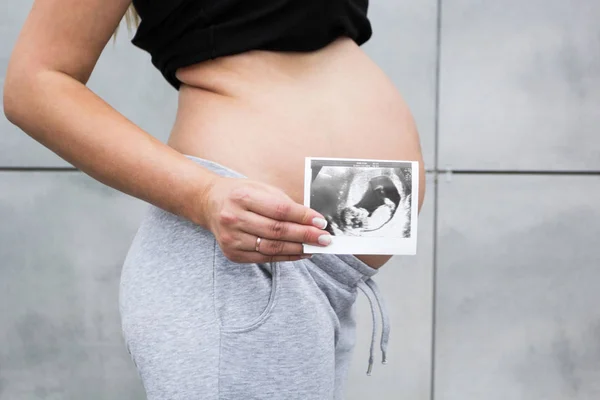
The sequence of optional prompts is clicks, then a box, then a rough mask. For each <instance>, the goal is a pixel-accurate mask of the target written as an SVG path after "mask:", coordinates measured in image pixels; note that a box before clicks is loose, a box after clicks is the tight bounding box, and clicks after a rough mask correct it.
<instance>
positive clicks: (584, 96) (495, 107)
mask: <svg viewBox="0 0 600 400" xmlns="http://www.w3.org/2000/svg"><path fill="white" fill-rule="evenodd" d="M31 3H32V2H31V1H30V0H27V1H16V0H2V5H1V7H0V9H1V11H2V12H0V79H3V77H4V74H5V71H6V64H7V61H8V57H9V54H10V52H11V50H12V47H13V45H14V41H15V39H16V37H17V34H18V32H19V29H20V27H21V25H22V23H23V21H24V19H25V17H26V15H27V13H28V11H29V8H30V6H31ZM370 17H371V18H372V22H373V27H374V36H373V38H372V39H371V41H370V42H369V43H367V44H366V45H365V46H364V49H365V51H367V52H368V53H369V54H370V55H371V56H372V57H373V59H374V60H375V61H376V62H377V63H378V64H379V65H380V66H381V67H382V68H383V69H384V70H385V71H386V72H387V73H388V74H389V76H390V77H391V78H392V79H393V81H394V83H395V84H396V86H397V87H398V89H399V90H400V91H401V92H402V94H403V95H404V96H405V98H406V100H407V102H408V104H409V105H410V107H411V109H412V111H413V113H414V115H415V117H416V120H417V124H418V126H419V130H420V133H421V138H422V145H423V151H424V156H425V161H426V168H427V170H428V174H427V184H428V191H427V198H426V203H425V206H424V208H423V211H422V213H421V216H420V220H419V246H418V256H416V257H399V256H396V257H394V258H393V259H392V261H390V263H389V264H388V265H386V266H385V267H384V268H382V269H381V270H380V272H379V274H378V276H377V278H376V279H377V282H378V283H379V286H380V287H381V289H382V293H383V296H384V299H385V301H386V304H387V308H388V311H389V313H390V316H391V320H392V321H391V322H392V335H391V341H390V346H389V351H390V354H389V364H388V365H382V364H380V363H379V360H380V358H379V357H380V355H379V354H380V353H378V354H377V358H376V364H375V366H374V370H373V375H372V376H371V377H367V376H366V375H365V371H366V367H367V359H368V349H369V343H370V342H369V339H370V329H371V320H370V318H371V316H370V312H369V308H368V302H367V300H366V298H365V297H364V296H362V295H360V296H359V298H358V312H359V315H358V317H359V324H360V327H361V328H360V329H359V332H358V338H357V346H356V351H355V357H354V362H353V366H352V370H351V377H350V380H349V386H348V391H349V393H348V399H349V400H358V399H389V400H392V399H410V400H421V399H423V400H425V399H433V398H435V399H439V400H465V399H466V400H470V399H485V400H488V399H489V400H495V399H498V400H506V399H510V400H513V399H514V400H520V399H523V400H537V399H540V400H542V399H543V400H555V399H556V400H559V399H560V400H565V399H597V398H600V307H598V304H599V303H600V269H599V268H598V265H599V264H600V246H598V240H599V239H598V238H600V207H598V203H599V201H600V135H599V134H598V133H599V132H598V130H599V129H598V126H599V124H600V25H599V24H598V22H597V21H598V20H600V2H598V1H596V0H581V1H578V2H567V1H558V0H503V1H501V2H499V1H492V0H444V1H442V2H441V3H438V2H437V1H434V0H422V1H408V0H385V1H383V0H382V1H372V2H371V9H370ZM130 37H131V35H130V34H129V33H128V32H127V31H126V29H125V26H124V25H123V26H122V28H121V31H120V34H119V36H118V40H117V44H116V45H113V44H112V42H111V43H109V44H108V45H107V47H106V49H105V51H104V53H103V54H102V56H101V58H100V60H99V62H98V65H97V68H96V69H95V71H94V73H93V75H92V78H91V80H90V82H89V87H90V88H91V89H92V90H94V91H95V92H96V93H98V94H99V95H100V96H101V97H103V98H104V99H105V100H106V101H108V102H109V103H110V104H111V105H113V106H114V107H115V108H116V109H117V110H119V111H120V112H121V113H123V114H124V115H125V116H126V117H128V118H129V119H131V120H132V121H134V122H135V123H137V124H138V125H140V126H141V127H142V128H143V129H145V130H146V131H148V132H149V133H151V134H153V135H154V136H156V137H158V138H160V139H161V140H166V137H167V135H168V133H169V130H170V128H171V125H172V123H173V120H174V117H175V110H176V100H177V99H176V92H175V91H174V90H172V89H171V88H170V87H169V86H168V85H167V83H166V82H165V81H164V80H163V79H162V77H161V76H160V75H159V73H158V71H156V70H155V69H154V67H153V66H152V65H151V64H150V60H149V56H148V55H147V54H145V53H143V52H141V51H140V50H139V49H136V48H134V47H133V46H132V45H131V44H130V43H129V39H130ZM143 210H144V203H142V202H141V201H139V200H137V199H134V198H132V197H129V196H126V195H123V194H122V193H119V192H117V191H115V190H113V189H110V188H108V187H106V186H103V185H101V184H99V183H97V182H95V181H93V180H92V179H90V178H89V177H87V176H86V175H84V174H82V173H81V172H77V171H74V170H72V168H71V167H70V166H69V165H68V164H67V163H65V162H64V161H62V160H61V159H59V158H58V157H57V156H55V155H54V154H53V153H51V152H50V151H48V150H46V149H45V148H43V147H42V146H41V145H39V144H37V143H36V142H35V141H33V140H32V139H30V138H29V137H28V136H27V135H25V134H23V133H22V132H20V131H19V130H18V128H16V127H14V126H12V125H11V124H10V123H9V122H8V121H6V120H5V119H4V118H3V117H1V118H0V399H1V400H13V399H90V400H96V399H142V398H143V390H142V388H141V384H140V382H139V379H138V377H137V375H136V373H135V370H134V367H133V365H132V363H131V362H130V360H129V356H128V355H127V353H126V350H125V348H124V345H123V343H122V339H121V333H120V322H119V316H118V307H117V290H118V279H119V273H120V268H121V264H122V262H123V259H124V256H125V253H126V251H127V249H128V246H129V244H130V241H131V239H132V237H133V235H134V233H135V230H136V228H137V224H138V222H139V220H140V218H141V215H142V212H143Z"/></svg>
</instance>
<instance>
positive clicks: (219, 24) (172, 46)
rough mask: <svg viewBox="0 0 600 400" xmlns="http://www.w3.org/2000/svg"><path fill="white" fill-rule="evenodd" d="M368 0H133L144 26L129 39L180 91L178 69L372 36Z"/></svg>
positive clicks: (358, 41) (305, 48)
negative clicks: (249, 53) (224, 58)
mask: <svg viewBox="0 0 600 400" xmlns="http://www.w3.org/2000/svg"><path fill="white" fill-rule="evenodd" d="M368 4H369V0H133V5H134V6H135V8H136V10H137V12H138V14H139V15H140V19H141V21H140V25H139V27H138V29H137V31H136V33H135V35H134V37H133V38H132V39H131V42H132V43H133V44H134V45H135V46H136V47H139V48H140V49H142V50H145V51H147V52H148V53H149V54H150V56H151V59H152V64H153V65H154V66H155V67H156V68H158V70H159V71H160V72H161V73H162V74H163V76H164V77H165V79H166V80H167V81H168V82H169V83H170V84H171V85H172V86H173V87H174V88H175V89H177V90H179V87H180V85H181V82H180V81H179V80H178V79H177V78H176V77H175V71H176V70H177V69H178V68H180V67H184V66H188V65H192V64H195V63H197V62H200V61H204V60H208V59H212V58H215V57H220V56H225V55H232V54H236V53H241V52H244V51H247V50H252V49H261V50H275V51H312V50H317V49H319V48H321V47H324V46H325V45H327V44H328V43H330V42H332V41H333V40H334V39H336V38H337V37H339V36H348V37H350V38H351V39H353V40H354V41H355V42H356V43H357V44H358V45H361V44H363V43H364V42H366V41H367V40H368V39H369V38H370V37H371V34H372V31H371V24H370V22H369V19H368V18H367V8H368Z"/></svg>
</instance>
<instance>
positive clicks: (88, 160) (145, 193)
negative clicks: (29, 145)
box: [4, 71, 218, 227]
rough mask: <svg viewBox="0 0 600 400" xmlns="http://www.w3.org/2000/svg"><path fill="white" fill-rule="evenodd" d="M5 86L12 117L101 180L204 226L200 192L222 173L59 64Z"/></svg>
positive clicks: (32, 134) (14, 121)
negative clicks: (140, 124)
mask: <svg viewBox="0 0 600 400" xmlns="http://www.w3.org/2000/svg"><path fill="white" fill-rule="evenodd" d="M10 86H11V85H8V84H7V85H6V86H5V97H4V100H5V112H6V115H7V117H8V119H9V120H10V121H11V122H12V123H14V124H15V125H17V126H19V127H20V128H21V129H22V130H23V131H24V132H26V133H27V134H28V135H30V136H31V137H32V138H34V139H35V140H36V141H38V142H40V143H41V144H43V145H44V146H46V147H48V148H49V149H50V150H52V151H53V152H55V153H56V154H58V155H59V156H60V157H61V158H63V159H65V160H66V161H68V162H70V163H71V164H73V165H74V166H75V167H77V168H79V169H80V170H81V171H83V172H85V173H86V174H88V175H90V176H91V177H93V178H95V179H97V180H98V181H100V182H102V183H104V184H106V185H108V186H110V187H112V188H115V189H117V190H119V191H121V192H124V193H127V194H129V195H131V196H134V197H137V198H139V199H142V200H144V201H147V202H149V203H151V204H154V205H155V206H157V207H160V208H162V209H165V210H167V211H170V212H172V213H174V214H177V215H181V216H183V217H185V218H188V219H190V220H191V221H193V222H195V223H197V224H200V225H202V226H204V227H206V226H207V225H206V218H205V217H206V216H205V215H203V208H202V204H201V201H202V194H203V192H204V191H205V190H206V189H207V188H208V186H209V184H210V182H211V181H212V180H213V179H215V178H217V177H218V175H216V174H215V173H213V172H211V171H209V170H208V169H205V168H202V167H201V166H199V165H198V164H197V163H195V162H193V161H191V160H189V159H188V158H187V157H185V156H183V155H182V154H181V153H179V152H177V151H175V150H174V149H172V148H171V147H169V146H167V145H165V144H163V143H162V142H161V141H159V140H158V139H156V138H154V137H152V136H151V135H149V134H148V133H146V132H144V131H143V130H142V129H141V128H139V127H138V126H137V125H135V124H134V123H132V122H131V121H129V120H128V119H127V118H125V117H124V116H123V115H122V114H120V113H119V112H117V111H116V110H115V109H114V108H112V107H111V106H110V105H109V104H107V103H106V102H105V101H104V100H102V99H101V98H100V97H99V96H97V95H96V94H95V93H93V92H92V91H91V90H89V89H88V88H87V87H86V86H85V85H84V84H83V83H81V82H79V81H77V80H75V79H73V78H72V77H70V76H68V75H66V74H63V73H61V72H56V71H44V72H40V73H38V74H36V77H35V78H31V77H30V78H27V80H22V81H21V82H20V83H19V84H13V85H12V86H13V87H10Z"/></svg>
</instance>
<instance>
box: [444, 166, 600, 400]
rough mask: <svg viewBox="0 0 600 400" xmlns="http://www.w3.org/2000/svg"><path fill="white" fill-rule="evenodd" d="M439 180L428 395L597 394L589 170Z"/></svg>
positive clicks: (559, 399) (598, 216)
mask: <svg viewBox="0 0 600 400" xmlns="http://www.w3.org/2000/svg"><path fill="white" fill-rule="evenodd" d="M439 185H440V188H439V214H438V215H439V240H438V244H439V245H438V257H437V259H438V265H437V301H436V304H437V318H436V321H437V322H436V331H435V335H436V352H435V365H436V368H435V399H436V400H464V399H486V400H506V399H511V400H564V399H573V400H574V399H581V400H584V399H596V398H600V383H599V382H600V309H599V308H598V307H596V304H598V303H600V291H599V290H598V280H599V279H600V270H599V269H598V265H600V247H598V237H600V210H599V209H598V206H597V205H598V202H597V199H598V198H600V178H599V177H597V176H582V177H573V176H527V175H525V176H472V175H471V176H469V175H466V176H465V175H463V176H454V177H453V178H452V180H451V182H447V181H445V180H440V183H439Z"/></svg>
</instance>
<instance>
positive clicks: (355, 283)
mask: <svg viewBox="0 0 600 400" xmlns="http://www.w3.org/2000/svg"><path fill="white" fill-rule="evenodd" d="M184 156H186V157H187V158H189V159H190V160H192V161H194V162H196V163H198V164H200V165H201V166H203V167H205V168H207V169H209V170H211V171H212V172H215V173H217V174H219V175H222V176H226V177H234V178H247V176H245V175H243V174H242V173H240V172H238V171H235V170H233V169H231V168H229V167H226V166H224V165H222V164H219V163H217V162H215V161H212V160H207V159H204V158H200V157H196V156H192V155H188V154H184ZM310 260H311V261H312V262H313V263H315V264H316V265H318V267H319V268H320V269H322V270H323V271H324V272H325V273H327V274H328V275H329V276H331V277H332V278H333V279H335V280H336V281H338V282H340V283H342V284H344V285H346V286H348V287H351V288H358V289H360V290H361V291H362V292H363V293H364V294H365V296H366V297H367V299H368V301H369V305H370V308H371V317H372V319H373V330H372V335H371V347H370V356H369V363H368V367H367V375H371V370H372V367H373V362H374V357H373V354H374V351H375V339H376V335H377V316H376V312H375V306H378V307H379V311H380V315H381V322H382V333H381V341H380V348H381V353H382V360H381V362H382V364H387V346H388V341H389V336H390V323H389V317H388V314H387V310H386V306H385V303H384V301H383V297H382V296H381V293H380V291H379V288H378V286H377V284H376V283H375V281H374V280H373V279H371V278H372V277H373V276H374V275H375V274H376V273H377V272H378V270H377V269H375V268H372V267H370V266H369V265H367V264H366V263H365V262H363V261H362V260H360V259H359V258H357V257H356V256H354V255H352V254H330V253H315V254H313V256H312V257H311V258H310ZM340 261H341V262H342V263H343V264H344V265H345V266H349V267H350V268H340Z"/></svg>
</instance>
